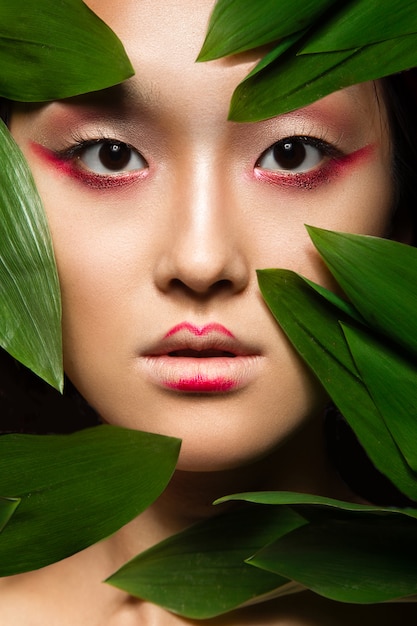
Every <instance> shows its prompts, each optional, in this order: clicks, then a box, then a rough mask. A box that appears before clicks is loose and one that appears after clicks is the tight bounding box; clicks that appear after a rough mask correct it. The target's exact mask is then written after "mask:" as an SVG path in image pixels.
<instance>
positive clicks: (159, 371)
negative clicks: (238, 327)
mask: <svg viewBox="0 0 417 626" xmlns="http://www.w3.org/2000/svg"><path fill="white" fill-rule="evenodd" d="M260 359H261V356H260V352H259V350H257V349H256V347H254V346H248V345H245V344H243V343H241V342H240V341H238V340H237V339H236V337H235V336H234V334H233V333H232V332H231V331H230V330H229V329H227V328H226V327H225V326H223V325H222V324H218V323H214V322H211V323H208V324H204V325H202V326H200V325H196V324H192V323H190V322H181V323H179V324H177V325H175V326H173V327H172V328H171V329H170V330H168V332H167V333H165V334H164V335H163V337H162V339H161V340H160V341H158V342H156V343H155V344H154V345H153V346H150V348H149V349H147V350H146V351H145V352H144V353H143V355H142V359H141V362H142V363H143V366H144V367H145V369H146V372H147V375H148V378H149V379H150V380H151V381H152V382H153V383H155V384H157V385H158V386H160V387H163V388H165V389H169V390H173V391H177V392H186V393H194V394H222V393H227V392H231V391H236V390H237V389H240V388H242V387H244V386H245V385H247V384H248V383H249V381H250V380H252V379H253V378H254V377H255V376H256V375H257V374H258V367H259V362H260Z"/></svg>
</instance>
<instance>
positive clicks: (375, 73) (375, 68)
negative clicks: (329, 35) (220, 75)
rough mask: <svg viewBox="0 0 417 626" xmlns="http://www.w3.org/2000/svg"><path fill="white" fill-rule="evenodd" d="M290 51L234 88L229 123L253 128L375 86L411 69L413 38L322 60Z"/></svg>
mask: <svg viewBox="0 0 417 626" xmlns="http://www.w3.org/2000/svg"><path fill="white" fill-rule="evenodd" d="M297 52H298V51H295V50H293V49H291V50H290V51H288V53H285V54H284V55H283V56H281V57H279V59H277V61H275V62H274V63H271V64H269V65H268V67H266V68H265V69H264V70H263V71H262V72H259V73H257V74H256V75H255V76H251V77H249V78H247V79H245V80H244V81H243V82H242V83H240V85H238V87H237V88H236V90H235V92H234V94H233V97H232V102H231V107H230V114H229V117H230V119H232V120H234V121H238V122H254V121H257V120H262V119H267V118H270V117H274V116H276V115H281V114H283V113H287V112H288V111H292V110H294V109H299V108H301V107H304V106H307V105H309V104H311V103H312V102H314V101H316V100H319V99H320V98H323V97H324V96H327V95H329V94H330V93H333V92H334V91H337V90H338V89H342V88H344V87H349V86H350V85H355V84H357V83H360V82H365V81H369V80H376V79H378V78H382V77H383V76H388V75H390V74H394V73H396V72H400V71H402V70H405V69H409V68H411V67H414V66H416V65H417V35H408V36H404V37H401V38H398V39H393V40H389V41H383V42H380V43H376V44H373V45H369V46H366V47H364V48H358V49H356V50H348V51H345V50H344V51H335V52H326V53H323V54H300V55H298V56H297Z"/></svg>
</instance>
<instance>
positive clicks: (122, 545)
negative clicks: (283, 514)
mask: <svg viewBox="0 0 417 626" xmlns="http://www.w3.org/2000/svg"><path fill="white" fill-rule="evenodd" d="M269 490H277V491H280V490H281V491H294V492H299V493H312V494H317V495H323V496H328V497H333V498H339V499H344V500H350V501H352V500H357V499H356V498H355V496H354V494H353V493H352V492H351V491H350V490H349V488H348V487H347V486H346V485H345V484H344V483H343V482H342V481H341V479H340V478H339V476H338V474H337V473H336V472H335V470H334V468H333V467H332V466H331V465H330V463H329V460H328V458H327V455H326V451H325V441H324V434H323V424H322V419H321V418H320V419H316V420H314V421H311V422H310V423H308V424H307V425H305V426H304V428H303V429H302V431H300V432H299V433H298V434H297V435H296V436H295V437H293V438H292V439H291V440H290V441H287V442H286V443H285V444H284V445H282V446H281V447H280V448H278V449H276V450H274V451H273V452H272V453H271V454H269V455H267V456H265V457H264V458H262V459H259V460H257V461H256V462H253V463H251V464H248V465H246V466H244V467H239V468H236V469H231V470H227V471H221V472H204V473H203V472H189V471H176V472H175V474H174V476H173V478H172V480H171V482H170V484H169V485H168V487H167V488H166V490H165V491H164V493H163V494H162V495H161V496H160V498H159V499H158V500H157V501H156V502H155V503H154V504H153V505H152V506H151V507H149V509H147V510H146V511H145V512H144V513H143V514H142V515H140V516H139V517H138V518H137V519H135V520H133V521H132V522H131V523H130V524H128V525H127V526H125V527H124V528H123V529H121V530H120V531H119V532H118V533H116V535H114V536H113V537H112V538H110V539H109V540H108V541H107V542H105V543H104V544H99V545H101V547H103V548H105V549H106V550H109V552H111V553H113V554H114V556H115V558H116V560H117V561H118V560H119V558H120V557H121V561H122V562H126V560H128V559H130V558H132V557H133V556H134V555H136V554H138V553H139V552H140V551H142V550H145V549H147V548H148V547H150V546H151V545H154V544H155V543H157V542H159V541H162V540H163V539H165V538H166V537H168V536H170V535H173V534H175V533H177V532H180V531H181V530H183V529H184V528H187V527H189V526H191V525H192V524H194V523H196V522H198V521H201V520H203V519H208V518H210V517H214V516H216V515H219V514H221V513H222V512H224V511H226V510H228V509H229V508H231V507H235V506H240V505H239V504H236V503H229V504H227V503H226V504H222V505H219V506H213V502H214V501H215V500H216V499H217V498H220V497H222V496H225V495H229V494H233V493H241V492H248V491H269ZM116 555H117V556H116Z"/></svg>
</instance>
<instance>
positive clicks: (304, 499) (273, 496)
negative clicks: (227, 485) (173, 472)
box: [215, 491, 417, 519]
mask: <svg viewBox="0 0 417 626" xmlns="http://www.w3.org/2000/svg"><path fill="white" fill-rule="evenodd" d="M232 500H243V501H244V502H251V503H253V504H267V505H279V506H282V505H288V506H291V507H294V506H295V505H297V508H296V509H295V510H298V509H299V508H300V510H301V511H302V512H303V515H305V513H304V511H306V510H307V509H306V508H304V507H305V505H308V506H309V509H310V510H312V507H313V506H314V507H316V508H317V507H324V508H330V509H339V510H341V511H353V512H355V511H356V512H358V513H374V514H376V515H380V514H381V513H388V514H390V515H392V514H394V513H398V514H400V515H406V516H407V517H412V518H415V519H417V508H415V509H414V508H409V507H407V508H402V509H396V508H394V507H383V506H375V505H373V504H358V503H356V502H345V501H344V500H335V499H334V498H326V497H325V496H316V495H313V494H310V493H294V492H291V491H253V492H246V493H235V494H233V495H230V496H223V498H219V499H218V500H216V502H215V504H222V503H224V502H230V501H232ZM306 516H307V518H308V515H306Z"/></svg>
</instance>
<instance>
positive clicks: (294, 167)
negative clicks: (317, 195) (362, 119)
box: [255, 135, 343, 174]
mask: <svg viewBox="0 0 417 626" xmlns="http://www.w3.org/2000/svg"><path fill="white" fill-rule="evenodd" d="M341 156H343V153H342V152H341V151H340V150H339V149H337V148H336V147H335V146H332V145H331V144H329V143H327V142H325V141H323V140H322V139H318V138H316V137H306V136H298V135H297V136H293V137H285V138H284V139H280V141H277V142H276V143H274V144H273V145H272V146H271V147H270V148H268V149H267V150H265V152H263V154H262V155H261V156H260V157H259V159H258V160H257V162H256V165H255V167H256V168H259V169H264V170H270V171H276V172H286V173H289V174H290V173H294V174H297V173H303V172H308V171H310V170H313V169H315V168H316V167H318V166H319V165H320V164H323V163H324V162H326V161H327V160H328V159H330V158H340V157H341Z"/></svg>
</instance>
